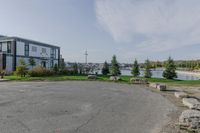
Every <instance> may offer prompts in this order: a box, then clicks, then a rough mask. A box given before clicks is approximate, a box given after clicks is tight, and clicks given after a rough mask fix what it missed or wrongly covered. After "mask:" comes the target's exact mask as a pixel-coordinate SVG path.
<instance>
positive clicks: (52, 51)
mask: <svg viewBox="0 0 200 133" xmlns="http://www.w3.org/2000/svg"><path fill="white" fill-rule="evenodd" d="M54 51H55V49H53V48H52V49H51V58H54V55H55V53H54Z"/></svg>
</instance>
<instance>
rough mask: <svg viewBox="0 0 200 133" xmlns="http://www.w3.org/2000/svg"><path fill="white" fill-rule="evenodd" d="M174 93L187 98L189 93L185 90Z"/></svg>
mask: <svg viewBox="0 0 200 133" xmlns="http://www.w3.org/2000/svg"><path fill="white" fill-rule="evenodd" d="M174 95H175V97H177V98H187V97H188V94H187V93H185V92H175V93H174Z"/></svg>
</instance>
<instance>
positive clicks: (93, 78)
mask: <svg viewBox="0 0 200 133" xmlns="http://www.w3.org/2000/svg"><path fill="white" fill-rule="evenodd" d="M88 79H90V80H96V79H97V76H96V75H88Z"/></svg>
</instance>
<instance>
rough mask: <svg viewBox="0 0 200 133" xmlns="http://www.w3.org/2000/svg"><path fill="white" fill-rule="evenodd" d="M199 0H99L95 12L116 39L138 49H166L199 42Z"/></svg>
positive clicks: (102, 24)
mask: <svg viewBox="0 0 200 133" xmlns="http://www.w3.org/2000/svg"><path fill="white" fill-rule="evenodd" d="M199 14H200V1H199V0H96V16H97V20H98V22H99V24H100V25H101V26H102V27H103V29H104V30H105V31H107V32H109V33H110V34H111V35H112V37H113V39H114V40H115V41H117V42H125V43H131V42H139V43H137V44H135V45H136V46H137V48H138V50H139V51H143V52H145V51H151V52H156V51H165V50H171V49H175V48H180V47H183V46H188V45H194V44H198V43H200V26H199V25H200V15H199Z"/></svg>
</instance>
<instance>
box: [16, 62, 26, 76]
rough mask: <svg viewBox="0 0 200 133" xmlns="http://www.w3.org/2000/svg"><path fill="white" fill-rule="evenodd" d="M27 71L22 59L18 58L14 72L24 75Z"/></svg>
mask: <svg viewBox="0 0 200 133" xmlns="http://www.w3.org/2000/svg"><path fill="white" fill-rule="evenodd" d="M27 73H28V69H27V65H26V62H25V60H24V59H20V60H19V65H18V66H17V67H16V71H15V74H16V75H18V76H21V77H25V76H26V74H27Z"/></svg>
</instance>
